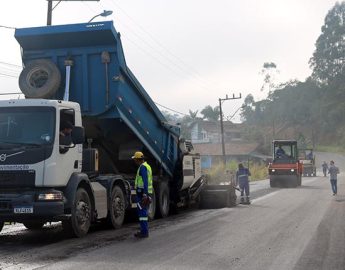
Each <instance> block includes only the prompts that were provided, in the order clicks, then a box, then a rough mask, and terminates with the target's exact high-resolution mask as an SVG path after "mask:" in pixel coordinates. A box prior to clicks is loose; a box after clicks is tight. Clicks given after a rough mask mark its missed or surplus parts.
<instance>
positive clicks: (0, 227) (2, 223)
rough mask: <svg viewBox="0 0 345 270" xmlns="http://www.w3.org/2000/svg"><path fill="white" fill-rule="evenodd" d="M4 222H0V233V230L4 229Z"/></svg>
mask: <svg viewBox="0 0 345 270" xmlns="http://www.w3.org/2000/svg"><path fill="white" fill-rule="evenodd" d="M4 224H5V222H3V221H0V232H1V231H2V228H3V227H4Z"/></svg>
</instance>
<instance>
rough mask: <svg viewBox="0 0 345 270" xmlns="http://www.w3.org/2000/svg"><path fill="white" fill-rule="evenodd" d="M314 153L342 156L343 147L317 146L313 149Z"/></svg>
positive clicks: (344, 147)
mask: <svg viewBox="0 0 345 270" xmlns="http://www.w3.org/2000/svg"><path fill="white" fill-rule="evenodd" d="M315 151H319V152H329V153H339V154H344V153H345V146H344V145H318V146H316V147H315Z"/></svg>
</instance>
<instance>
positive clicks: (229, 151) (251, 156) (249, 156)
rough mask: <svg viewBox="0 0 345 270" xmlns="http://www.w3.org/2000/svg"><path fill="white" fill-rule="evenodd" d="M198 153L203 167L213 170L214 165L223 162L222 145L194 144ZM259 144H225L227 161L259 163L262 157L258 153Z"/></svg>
mask: <svg viewBox="0 0 345 270" xmlns="http://www.w3.org/2000/svg"><path fill="white" fill-rule="evenodd" d="M193 146H194V150H195V152H196V153H199V154H200V156H201V167H202V168H203V169H208V168H211V167H212V165H213V164H218V163H220V162H222V160H223V151H222V144H221V143H197V144H193ZM258 146H259V144H258V143H249V142H232V143H225V156H226V161H227V162H229V161H231V160H235V161H248V160H251V161H253V160H254V161H259V160H262V158H261V156H260V155H259V154H258V153H257V152H256V149H257V148H258Z"/></svg>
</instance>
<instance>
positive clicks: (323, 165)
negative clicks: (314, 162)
mask: <svg viewBox="0 0 345 270" xmlns="http://www.w3.org/2000/svg"><path fill="white" fill-rule="evenodd" d="M327 170H328V164H327V162H326V161H324V162H323V163H322V171H323V176H324V177H326V176H327Z"/></svg>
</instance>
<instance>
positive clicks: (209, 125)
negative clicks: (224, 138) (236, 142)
mask: <svg viewBox="0 0 345 270" xmlns="http://www.w3.org/2000/svg"><path fill="white" fill-rule="evenodd" d="M195 124H198V125H199V126H200V127H201V128H202V129H204V130H205V131H207V132H219V133H220V122H219V121H207V120H199V121H195V122H194V123H193V124H192V126H193V125H195ZM223 127H224V131H235V132H236V131H237V132H239V129H240V128H242V127H243V124H235V123H232V122H231V121H224V122H223Z"/></svg>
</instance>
